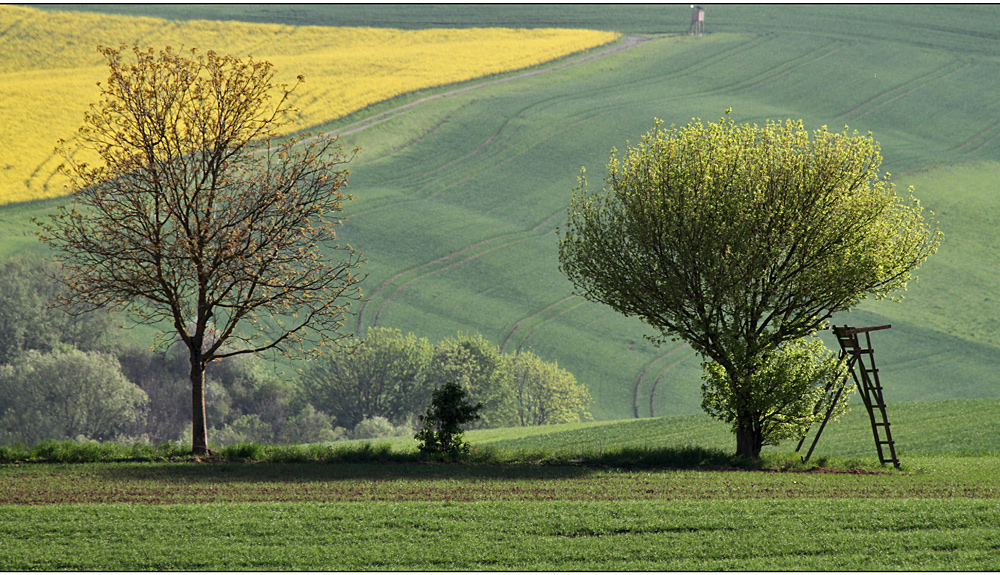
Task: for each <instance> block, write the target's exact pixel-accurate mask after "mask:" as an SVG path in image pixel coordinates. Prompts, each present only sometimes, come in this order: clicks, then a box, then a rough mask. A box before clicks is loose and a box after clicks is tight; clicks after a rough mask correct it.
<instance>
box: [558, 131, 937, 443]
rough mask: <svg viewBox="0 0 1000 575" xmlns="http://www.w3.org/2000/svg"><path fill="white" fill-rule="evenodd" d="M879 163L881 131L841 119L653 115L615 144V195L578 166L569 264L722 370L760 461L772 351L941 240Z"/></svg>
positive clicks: (740, 437) (738, 423) (617, 303)
mask: <svg viewBox="0 0 1000 575" xmlns="http://www.w3.org/2000/svg"><path fill="white" fill-rule="evenodd" d="M727 113H728V112H727ZM880 164H881V154H880V148H879V145H878V144H877V143H876V142H875V141H874V139H873V138H872V137H871V135H870V134H869V135H867V136H859V135H858V134H857V132H854V133H853V134H850V133H848V132H847V130H846V129H845V131H844V132H843V133H832V132H829V131H827V129H826V128H825V127H823V128H821V129H819V130H816V131H815V132H813V133H812V134H811V136H810V134H809V132H807V131H806V130H805V129H804V128H803V127H802V123H801V122H793V121H791V120H789V121H787V122H785V123H776V122H771V121H769V122H767V123H766V124H765V125H764V126H757V125H753V126H751V125H736V124H735V123H734V122H732V121H730V120H726V119H725V118H723V119H722V120H720V121H719V123H717V124H712V123H709V124H708V125H703V124H702V123H701V122H699V121H695V122H692V123H691V124H688V125H687V126H686V127H683V128H671V129H664V128H663V127H662V125H661V123H660V122H659V121H657V122H656V125H655V126H654V128H653V129H652V130H651V131H650V132H648V133H647V134H645V135H644V136H643V137H642V140H641V141H640V142H639V143H638V144H637V145H635V146H629V148H628V150H627V151H626V152H625V154H624V155H623V156H622V157H619V155H618V153H617V152H612V155H611V160H610V162H609V163H608V166H607V170H608V175H607V179H606V182H607V188H606V190H604V191H603V192H601V193H591V192H590V191H589V190H588V189H587V182H586V178H585V177H584V176H583V175H581V185H580V187H579V188H578V189H577V191H576V192H575V194H574V196H573V200H572V203H571V205H570V207H569V219H568V223H567V224H566V226H565V229H564V230H562V231H561V237H560V241H559V261H560V268H561V269H562V271H563V272H564V273H565V274H566V275H567V276H568V277H569V279H570V280H571V281H572V282H573V284H574V285H575V286H576V288H577V290H578V292H579V293H581V294H582V295H584V296H585V297H587V298H588V299H590V300H591V301H595V302H600V303H604V304H607V305H609V306H611V307H612V308H613V309H615V310H617V311H619V312H621V313H623V314H625V315H629V316H638V317H639V318H641V319H642V320H643V321H645V322H646V323H648V324H649V325H650V326H651V327H653V328H654V329H655V330H657V331H658V332H659V333H658V335H657V338H659V341H663V340H665V339H668V338H680V339H682V340H684V341H686V342H688V343H689V344H690V345H691V347H692V348H693V349H695V350H696V351H698V352H699V353H701V354H702V356H703V357H705V358H708V359H709V360H711V361H713V362H715V363H717V364H718V365H719V366H721V368H722V369H724V370H725V377H726V378H728V380H729V382H728V389H730V390H731V393H729V394H728V395H726V396H724V397H728V398H730V400H733V401H734V403H733V405H732V406H729V408H727V409H726V410H724V412H726V413H728V412H729V411H732V417H733V418H734V427H735V431H736V445H737V453H739V454H741V455H744V456H746V457H749V458H757V457H759V455H760V449H761V447H762V445H763V443H764V439H765V432H764V427H765V426H764V422H762V421H761V419H760V418H761V414H762V413H766V412H767V410H766V409H761V408H759V401H758V400H759V398H757V397H754V394H755V393H757V392H756V391H755V382H757V381H759V380H760V379H761V378H760V377H759V376H758V374H757V372H758V371H759V370H760V369H761V368H762V366H764V365H767V362H768V358H770V357H771V356H772V354H773V353H774V352H775V350H777V349H778V348H779V347H780V346H781V345H782V344H783V343H785V342H788V341H792V340H796V339H799V338H802V337H805V336H808V335H810V334H813V333H815V332H816V331H817V330H819V329H821V328H823V327H824V326H825V325H826V322H827V320H828V319H829V318H830V317H831V316H832V315H833V314H835V313H837V312H840V311H844V310H848V309H850V308H852V307H854V306H856V305H857V304H858V303H860V302H861V301H862V300H863V299H864V298H865V297H866V296H873V297H875V298H883V297H886V296H889V295H890V294H891V293H892V292H895V291H897V290H901V289H903V288H905V287H906V284H907V282H908V281H909V280H910V279H911V276H912V272H913V271H914V270H915V269H916V268H917V267H918V266H919V265H920V264H922V263H923V262H924V261H925V260H926V259H927V258H928V257H929V256H930V255H931V254H932V253H934V252H935V251H936V249H937V246H938V244H939V242H940V232H939V231H937V229H936V227H935V226H934V225H932V224H931V223H928V222H926V221H925V220H924V217H923V214H922V209H921V207H920V204H919V202H918V201H917V200H916V199H914V198H913V196H912V190H911V192H910V193H909V194H907V197H900V196H897V195H896V192H895V186H894V185H893V184H892V183H890V182H889V181H888V177H887V176H885V177H883V176H882V175H880V173H879V166H880ZM655 339H656V338H654V340H655ZM771 383H772V384H773V385H790V383H789V382H780V381H772V382H771ZM771 396H772V397H782V396H783V394H780V393H775V394H771ZM737 398H738V401H736V399H737ZM727 401H728V400H727ZM751 406H757V407H753V408H752V409H751Z"/></svg>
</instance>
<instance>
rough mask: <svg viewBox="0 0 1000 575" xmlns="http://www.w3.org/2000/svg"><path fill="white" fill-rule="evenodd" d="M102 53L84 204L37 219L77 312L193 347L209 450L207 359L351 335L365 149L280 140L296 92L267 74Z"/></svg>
mask: <svg viewBox="0 0 1000 575" xmlns="http://www.w3.org/2000/svg"><path fill="white" fill-rule="evenodd" d="M98 50H99V51H100V52H101V53H102V54H103V55H104V56H105V57H106V58H107V62H108V66H109V68H110V77H109V78H108V82H107V84H105V85H100V84H99V86H100V88H101V98H100V99H99V101H98V102H97V103H95V104H92V105H91V108H90V111H89V112H88V113H87V114H86V115H85V118H84V125H83V127H81V128H80V130H79V132H78V133H77V135H76V137H75V139H74V141H73V142H72V144H67V143H66V142H60V150H61V151H62V153H63V154H65V157H66V163H65V164H64V165H63V171H64V173H66V174H67V175H68V176H69V178H70V182H71V183H70V190H71V191H72V193H73V196H74V200H75V204H76V205H75V206H71V207H70V208H66V207H64V206H63V207H60V208H59V210H58V213H56V214H53V215H52V216H51V219H50V220H49V221H47V222H38V224H39V225H40V226H41V228H42V231H41V232H40V234H39V236H40V238H41V240H42V241H44V242H46V243H47V244H49V245H50V246H52V247H53V248H55V249H56V251H57V254H58V257H59V259H61V260H62V261H63V263H64V265H65V277H64V281H65V283H66V285H67V286H68V287H69V288H70V289H69V295H68V296H67V297H66V298H64V301H63V303H64V305H66V306H67V307H71V308H73V309H77V310H81V309H83V310H85V309H94V308H120V309H123V310H125V311H127V312H128V313H129V314H130V315H131V316H132V317H133V318H135V319H136V320H137V321H140V322H143V323H148V324H157V325H161V326H163V325H167V326H169V327H166V328H165V329H164V331H163V332H161V336H162V335H163V334H167V335H169V337H168V338H166V339H167V340H169V339H173V338H175V337H176V338H179V339H180V340H181V341H182V342H183V343H184V345H185V346H186V347H187V350H188V352H189V356H190V366H191V396H192V404H193V408H192V415H193V420H194V421H193V442H192V443H193V445H192V448H193V450H194V452H195V453H198V454H204V453H206V452H207V451H208V447H207V445H208V444H207V433H206V430H207V425H206V418H205V376H204V374H205V366H206V365H207V364H208V363H209V362H212V361H214V360H219V359H222V358H226V357H230V356H234V355H238V354H246V353H259V352H263V351H267V350H274V351H278V352H281V353H285V354H292V353H310V352H315V351H317V346H322V345H324V344H327V343H330V342H332V341H336V340H339V339H341V338H343V337H345V336H346V335H347V334H345V333H344V332H343V327H344V318H345V315H346V314H348V313H349V305H350V301H351V300H354V299H358V298H359V297H360V288H359V286H358V283H359V282H360V281H361V279H362V278H361V277H359V275H357V270H358V269H359V268H360V266H361V264H362V263H364V261H363V258H362V256H361V254H360V253H358V252H357V251H356V250H354V249H353V248H351V247H350V246H349V245H346V246H341V245H339V244H337V234H336V231H335V226H336V225H337V224H339V223H341V222H342V220H341V219H339V215H340V213H341V212H342V211H343V206H342V203H343V202H344V200H345V199H352V198H351V196H346V195H345V194H344V193H343V191H342V189H343V188H344V187H345V186H346V182H347V175H348V171H347V170H346V169H340V168H342V165H343V164H344V163H346V162H348V161H350V159H352V158H353V157H354V155H355V154H356V153H357V150H354V151H353V152H351V153H345V152H344V150H343V147H342V145H341V144H340V143H339V142H338V141H337V140H336V139H306V138H305V137H304V138H303V139H301V140H299V139H296V138H287V139H281V140H279V138H278V136H279V131H280V129H281V128H282V127H283V126H286V125H288V123H289V122H290V120H289V112H291V111H292V109H291V107H290V105H289V103H288V97H289V94H290V93H291V91H292V90H294V87H295V86H293V87H292V88H291V89H290V88H288V86H287V85H276V84H274V83H273V77H274V71H273V69H272V66H271V64H270V63H269V62H265V61H257V60H253V59H250V58H247V59H239V58H235V57H232V56H228V55H218V54H216V53H214V52H211V51H209V52H207V53H206V54H204V55H200V54H198V53H197V51H196V50H194V49H192V50H190V51H189V52H190V54H189V55H188V54H182V53H178V52H176V51H174V50H172V49H171V48H170V47H167V48H166V49H164V50H161V51H159V52H155V51H154V50H153V49H152V48H149V49H146V50H142V49H140V48H139V47H138V46H133V47H132V55H133V58H127V57H126V53H127V46H124V45H123V46H121V47H120V48H118V49H114V48H107V47H98ZM298 81H299V83H301V82H302V81H304V78H303V77H302V76H299V77H298ZM297 85H298V84H296V86H297ZM272 97H274V99H275V100H276V103H272ZM95 157H96V158H99V159H100V160H101V162H100V163H99V164H98V165H96V166H91V165H90V164H88V163H87V162H86V160H88V159H90V158H95ZM331 255H335V256H336V257H335V258H330V256H331ZM338 258H339V260H338V261H334V260H337V259H338ZM158 340H159V341H160V342H161V343H162V342H163V341H164V339H162V338H161V337H158Z"/></svg>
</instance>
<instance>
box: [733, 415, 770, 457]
mask: <svg viewBox="0 0 1000 575" xmlns="http://www.w3.org/2000/svg"><path fill="white" fill-rule="evenodd" d="M762 447H764V434H763V433H762V432H761V430H760V429H759V426H758V425H753V424H751V423H740V424H739V426H738V427H737V428H736V455H742V456H743V457H746V458H747V459H760V450H761V448H762Z"/></svg>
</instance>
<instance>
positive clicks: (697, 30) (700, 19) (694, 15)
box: [688, 4, 705, 36]
mask: <svg viewBox="0 0 1000 575" xmlns="http://www.w3.org/2000/svg"><path fill="white" fill-rule="evenodd" d="M704 33H705V9H704V8H703V7H701V6H695V5H694V4H692V5H691V27H690V28H688V34H691V35H693V36H701V35H702V34H704Z"/></svg>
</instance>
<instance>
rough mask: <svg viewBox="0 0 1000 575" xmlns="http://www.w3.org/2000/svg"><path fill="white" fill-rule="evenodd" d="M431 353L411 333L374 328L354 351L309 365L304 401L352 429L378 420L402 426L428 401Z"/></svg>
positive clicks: (429, 346) (423, 342) (420, 340)
mask: <svg viewBox="0 0 1000 575" xmlns="http://www.w3.org/2000/svg"><path fill="white" fill-rule="evenodd" d="M433 350H434V348H433V346H432V345H431V344H430V343H429V342H428V341H427V340H426V339H424V338H417V337H416V336H415V335H413V334H412V333H408V334H406V335H403V333H402V332H401V331H399V330H397V329H388V328H380V327H371V328H369V329H368V331H367V333H366V334H365V339H364V340H363V341H361V342H359V343H358V345H357V346H356V347H354V348H353V349H351V350H342V351H339V352H338V353H335V354H331V355H328V356H325V357H323V358H321V359H318V360H316V361H313V362H311V363H310V364H309V366H308V367H307V368H306V369H305V370H304V373H303V376H302V388H303V396H304V398H305V400H306V401H307V402H309V403H311V404H312V405H314V406H315V407H316V408H317V409H320V410H322V411H324V412H326V413H328V414H330V415H332V416H333V417H334V418H335V419H336V421H337V425H341V426H343V427H346V428H348V429H353V428H354V427H355V426H357V425H358V424H359V423H361V422H362V421H363V420H365V419H366V418H370V417H376V416H379V417H385V418H386V419H388V420H390V421H392V422H394V423H396V424H399V423H402V422H403V421H404V420H405V419H407V418H408V417H409V416H411V415H412V414H415V413H417V412H419V411H420V410H421V409H422V408H423V407H424V406H426V405H427V402H428V401H430V388H428V387H427V385H426V384H425V382H424V378H425V373H426V371H427V367H428V364H429V362H430V360H431V356H432V354H433Z"/></svg>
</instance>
